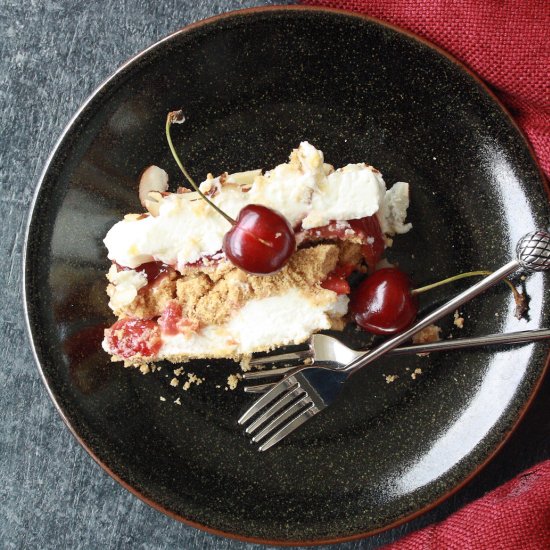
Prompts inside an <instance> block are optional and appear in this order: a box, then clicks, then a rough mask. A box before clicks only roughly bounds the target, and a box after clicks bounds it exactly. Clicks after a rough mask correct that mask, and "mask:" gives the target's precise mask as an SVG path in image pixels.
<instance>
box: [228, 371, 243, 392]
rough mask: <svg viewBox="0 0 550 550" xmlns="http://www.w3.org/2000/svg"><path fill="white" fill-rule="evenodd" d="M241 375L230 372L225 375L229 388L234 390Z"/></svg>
mask: <svg viewBox="0 0 550 550" xmlns="http://www.w3.org/2000/svg"><path fill="white" fill-rule="evenodd" d="M242 378H243V377H242V376H241V375H240V374H238V373H237V374H230V375H229V376H228V377H227V385H228V387H229V389H230V390H234V389H235V388H236V387H237V384H238V383H239V380H242Z"/></svg>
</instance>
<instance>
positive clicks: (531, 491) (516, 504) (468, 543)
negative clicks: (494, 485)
mask: <svg viewBox="0 0 550 550" xmlns="http://www.w3.org/2000/svg"><path fill="white" fill-rule="evenodd" d="M548 548H550V460H547V461H546V462H543V463H541V464H539V465H537V466H535V467H534V468H531V469H530V470H527V471H526V472H523V473H522V474H520V475H519V476H518V477H516V478H515V479H512V481H509V482H508V483H505V484H504V485H502V486H501V487H499V488H498V489H495V490H494V491H491V492H490V493H487V494H486V495H485V496H484V497H482V498H480V499H479V500H476V501H475V502H472V503H471V504H468V506H465V507H464V508H463V509H462V510H459V511H458V512H456V513H454V514H453V515H452V516H450V517H449V518H448V519H446V520H445V521H443V522H441V523H438V524H435V525H430V526H429V527H426V528H424V529H422V530H420V531H417V532H416V533H412V534H411V535H409V536H408V537H405V538H403V539H401V540H399V541H398V542H396V543H394V544H391V545H390V546H386V547H385V550H442V549H446V550H455V549H456V550H477V549H481V550H485V549H488V550H489V549H490V550H493V549H494V550H497V549H498V550H508V549H509V550H523V549H525V550H548Z"/></svg>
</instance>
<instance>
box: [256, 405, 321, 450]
mask: <svg viewBox="0 0 550 550" xmlns="http://www.w3.org/2000/svg"><path fill="white" fill-rule="evenodd" d="M310 403H311V404H310V406H309V407H307V408H306V409H304V411H303V412H302V413H301V414H300V415H298V416H296V417H295V418H293V419H292V420H291V421H290V422H287V423H286V424H285V425H284V426H283V427H282V428H281V429H279V430H278V431H277V432H275V434H273V435H272V436H271V437H270V438H269V439H268V440H267V441H265V442H264V443H262V444H261V445H260V447H259V448H258V450H259V451H267V449H270V448H271V447H273V445H275V444H276V443H278V442H279V441H281V439H284V438H285V437H286V436H287V435H288V434H289V433H291V432H293V431H294V430H295V429H297V428H299V427H300V426H301V425H302V424H303V423H304V422H306V421H307V420H309V419H310V418H311V417H312V416H315V415H316V414H317V413H318V412H319V409H318V408H317V407H316V406H315V405H314V404H313V401H310Z"/></svg>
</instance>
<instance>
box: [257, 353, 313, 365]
mask: <svg viewBox="0 0 550 550" xmlns="http://www.w3.org/2000/svg"><path fill="white" fill-rule="evenodd" d="M309 357H313V351H312V350H311V349H306V350H301V351H293V352H290V353H281V354H279V355H266V356H265V357H255V358H254V359H251V360H250V366H252V367H258V366H261V365H275V364H277V363H285V362H287V363H300V362H303V361H304V360H305V359H308V358H309Z"/></svg>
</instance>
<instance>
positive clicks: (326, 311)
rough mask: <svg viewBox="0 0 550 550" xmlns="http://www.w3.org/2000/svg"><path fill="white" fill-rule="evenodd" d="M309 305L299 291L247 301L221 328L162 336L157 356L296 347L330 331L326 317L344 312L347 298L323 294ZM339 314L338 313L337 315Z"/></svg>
mask: <svg viewBox="0 0 550 550" xmlns="http://www.w3.org/2000/svg"><path fill="white" fill-rule="evenodd" d="M326 294H327V300H325V301H324V302H319V303H317V302H316V303H313V302H312V301H311V300H310V299H309V298H308V297H306V296H304V295H303V294H302V293H301V292H300V291H299V290H297V289H291V290H289V291H287V292H286V293H284V294H280V295H278V296H270V297H268V298H262V299H257V300H251V301H249V302H247V303H246V304H245V305H244V306H243V307H242V308H241V309H240V310H239V311H238V312H237V313H236V314H235V316H234V317H233V318H232V319H231V320H230V321H229V322H228V323H227V324H225V325H219V326H210V327H205V328H203V329H201V330H200V331H199V332H198V333H197V334H191V335H184V334H176V335H174V336H166V335H163V345H162V347H161V349H160V351H159V354H158V355H159V357H160V358H162V357H169V356H171V355H172V356H173V355H194V356H196V355H199V356H200V355H208V356H210V357H215V356H218V357H219V356H230V355H234V354H249V353H253V352H254V351H258V350H268V349H272V348H275V347H278V346H284V345H288V344H299V343H301V342H304V341H305V340H307V338H309V336H310V335H311V334H312V333H313V332H317V331H319V330H323V329H328V328H330V325H331V323H330V319H329V315H334V314H335V313H336V311H335V310H336V309H337V310H338V314H344V313H345V312H346V311H347V297H344V298H345V300H340V299H339V298H338V297H337V296H336V294H334V293H330V294H329V293H326ZM340 312H342V313H340Z"/></svg>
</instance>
